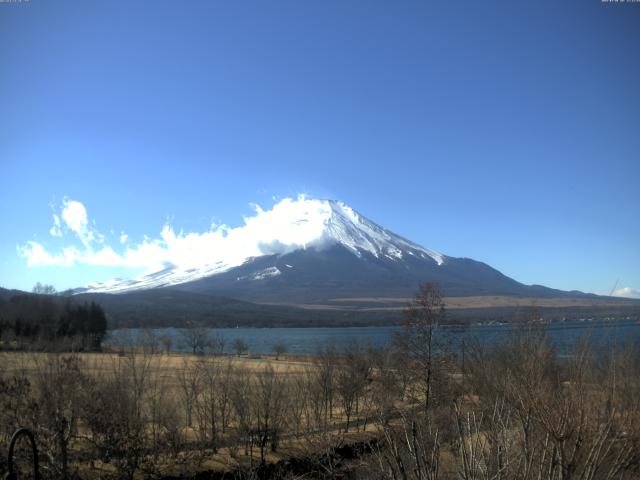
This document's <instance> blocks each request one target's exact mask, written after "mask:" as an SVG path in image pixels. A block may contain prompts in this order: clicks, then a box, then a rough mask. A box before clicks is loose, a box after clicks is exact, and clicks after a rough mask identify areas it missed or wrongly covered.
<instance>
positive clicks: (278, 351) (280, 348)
mask: <svg viewBox="0 0 640 480" xmlns="http://www.w3.org/2000/svg"><path fill="white" fill-rule="evenodd" d="M287 351H288V347H287V344H286V343H285V342H284V340H278V341H277V342H276V343H275V345H274V346H273V353H275V355H276V360H280V355H284V354H285V353H287Z"/></svg>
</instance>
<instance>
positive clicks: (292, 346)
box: [106, 320, 640, 354]
mask: <svg viewBox="0 0 640 480" xmlns="http://www.w3.org/2000/svg"><path fill="white" fill-rule="evenodd" d="M514 328H516V327H514V326H512V325H472V326H469V327H467V328H466V330H464V331H452V330H448V331H447V332H446V334H445V335H446V336H447V338H448V342H449V343H450V345H451V346H452V348H453V349H459V348H460V346H461V345H462V343H463V341H470V340H472V339H475V340H477V341H480V342H481V343H485V344H495V343H498V342H501V341H503V340H506V339H508V338H509V335H510V334H511V333H512V332H513V329H514ZM545 328H546V330H547V333H548V335H549V338H550V339H551V341H552V343H553V344H554V345H555V347H556V348H557V350H558V352H559V353H560V354H569V353H570V352H571V350H572V348H573V347H574V346H575V345H576V343H577V342H578V341H579V340H581V339H583V338H590V339H591V341H592V342H593V343H595V344H597V345H599V346H609V345H616V344H617V345H627V344H631V345H633V346H634V347H635V348H640V323H638V321H637V320H616V321H588V320H585V321H567V322H558V323H552V324H548V325H545ZM399 330H400V327H350V328H217V329H210V330H209V331H210V334H211V335H222V336H223V337H224V339H225V343H226V346H225V352H229V353H231V352H232V343H233V341H234V340H235V339H238V338H241V339H243V340H244V341H245V342H246V343H247V345H249V351H250V352H251V354H267V353H273V347H274V345H275V344H276V343H278V342H284V343H285V345H286V346H287V351H288V353H292V354H313V353H316V352H317V351H318V349H319V348H321V347H323V346H327V345H334V346H335V347H336V348H337V349H340V348H341V347H343V346H345V345H347V344H349V343H350V342H357V343H359V344H361V345H371V346H374V347H382V346H385V345H388V344H389V343H390V342H392V341H393V337H394V333H395V332H397V331H399ZM149 337H151V338H152V339H154V341H155V340H157V341H158V345H160V343H159V339H160V338H162V337H171V338H172V345H171V348H172V350H174V351H188V350H189V348H188V347H187V345H186V343H185V341H184V336H183V333H182V329H179V328H159V329H152V330H146V331H144V330H139V329H120V330H112V331H110V332H109V337H108V339H107V340H106V343H107V344H109V345H112V346H130V345H136V344H140V343H141V342H143V341H145V339H147V340H146V341H148V339H149Z"/></svg>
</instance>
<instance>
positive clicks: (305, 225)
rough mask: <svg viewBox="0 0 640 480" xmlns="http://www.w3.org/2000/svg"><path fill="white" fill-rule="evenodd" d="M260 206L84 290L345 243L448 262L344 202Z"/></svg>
mask: <svg viewBox="0 0 640 480" xmlns="http://www.w3.org/2000/svg"><path fill="white" fill-rule="evenodd" d="M255 209H256V214H255V215H254V216H252V217H246V218H245V219H244V220H245V224H244V225H243V226H240V227H236V228H229V227H226V226H223V227H219V228H218V229H217V230H213V231H211V232H207V233H206V234H202V235H201V236H199V237H198V238H197V239H195V240H194V241H193V242H192V243H194V244H196V245H197V249H198V250H197V252H195V251H190V250H189V248H182V250H179V253H180V255H176V256H175V257H176V258H177V259H178V261H167V262H166V263H165V265H163V267H162V268H158V269H156V270H155V271H152V272H148V273H145V274H144V275H141V276H139V277H136V278H132V279H116V280H110V281H108V282H104V283H94V284H91V285H89V286H87V287H86V288H85V289H80V290H78V292H87V291H89V292H112V293H116V292H125V291H131V290H141V289H149V288H155V287H162V286H169V285H177V284H181V283H186V282H190V281H194V280H198V279H200V278H205V277H210V276H213V275H217V274H220V273H223V272H227V271H229V270H231V269H233V268H234V267H238V266H240V265H243V264H245V263H246V262H248V261H251V259H255V258H257V257H262V256H265V255H286V254H288V253H292V252H294V251H297V250H305V249H309V248H313V249H316V250H324V249H326V248H329V247H332V246H335V245H341V246H343V247H344V248H346V249H347V250H349V251H350V252H352V253H353V254H354V255H355V256H357V257H362V256H364V255H373V256H374V257H376V258H378V259H386V260H388V261H394V262H398V261H402V260H403V259H405V258H406V257H407V256H412V257H418V258H422V259H424V260H426V261H433V262H435V263H436V264H437V265H442V263H443V262H444V259H445V257H444V256H443V255H441V254H440V253H438V252H435V251H433V250H429V249H427V248H424V247H422V246H420V245H417V244H415V243H412V242H410V241H408V240H406V239H404V238H402V237H400V236H398V235H396V234H394V233H393V232H391V231H389V230H387V229H385V228H383V227H381V226H380V225H378V224H376V223H374V222H372V221H371V220H369V219H367V218H366V217H364V216H362V215H361V214H359V213H358V212H357V211H355V210H354V209H353V208H351V207H350V206H348V205H346V204H345V203H343V202H340V201H335V200H316V199H309V198H306V197H299V198H298V199H295V200H294V199H284V200H281V201H280V202H278V203H277V204H276V205H274V206H273V208H272V209H271V210H266V211H265V210H262V209H261V208H260V207H257V206H256V207H255ZM193 235H195V234H189V235H184V236H182V237H176V236H175V235H173V236H167V237H163V240H161V241H158V243H160V244H161V243H162V242H165V244H166V245H164V247H165V248H166V250H167V251H169V252H170V251H172V249H173V250H178V249H179V248H180V245H181V244H180V242H184V243H185V244H186V243H187V241H189V240H193V239H192V238H191V237H190V236H193ZM196 240H197V242H196ZM190 245H191V244H189V246H190ZM161 246H162V245H161ZM185 252H186V253H188V254H185ZM280 274H281V272H280V271H279V270H278V269H275V270H268V271H262V272H256V273H255V275H252V276H251V277H250V278H251V279H253V280H255V281H260V280H264V279H266V278H270V277H274V276H277V275H280Z"/></svg>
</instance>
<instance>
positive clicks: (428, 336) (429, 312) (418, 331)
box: [396, 283, 445, 412]
mask: <svg viewBox="0 0 640 480" xmlns="http://www.w3.org/2000/svg"><path fill="white" fill-rule="evenodd" d="M444 316H445V308H444V300H443V298H442V293H441V292H440V289H439V287H438V286H437V285H435V284H433V283H425V284H423V285H420V288H419V289H418V293H417V294H416V296H415V297H414V299H413V301H412V302H411V304H410V305H409V306H408V307H407V308H406V309H405V311H404V316H403V320H402V325H403V330H402V331H401V332H400V333H399V334H398V335H397V336H396V343H397V345H398V346H399V349H400V351H401V352H402V353H403V354H404V355H405V356H406V358H407V360H408V366H409V367H410V371H411V372H413V373H414V378H413V384H414V386H415V387H416V388H417V389H418V390H419V396H420V397H421V398H422V402H423V405H424V411H425V412H428V411H429V405H430V402H431V400H432V394H433V381H434V375H435V374H436V365H435V363H436V362H435V353H436V352H435V346H436V334H437V329H438V326H439V325H440V324H441V323H442V322H443V320H444Z"/></svg>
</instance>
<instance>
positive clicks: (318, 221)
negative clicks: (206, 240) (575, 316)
mask: <svg viewBox="0 0 640 480" xmlns="http://www.w3.org/2000/svg"><path fill="white" fill-rule="evenodd" d="M260 212H261V213H263V214H264V217H265V221H264V222H263V223H264V224H262V225H260V226H256V225H249V224H248V225H247V227H246V229H247V232H245V235H243V236H242V237H241V238H239V239H238V240H239V241H238V242H235V241H231V242H227V245H224V244H223V245H218V246H217V251H212V252H210V253H211V255H207V257H208V258H205V259H203V260H202V261H201V262H200V263H195V264H194V262H191V263H187V264H185V265H168V266H166V267H165V268H163V269H160V270H158V271H155V272H153V273H149V274H146V275H142V276H139V277H137V278H132V279H127V280H122V279H116V280H112V281H109V282H105V283H96V284H92V285H89V286H88V287H86V288H83V289H77V290H76V291H75V293H119V294H121V293H127V292H133V291H140V290H149V289H159V288H171V289H173V290H180V291H188V292H192V293H201V294H215V295H224V296H228V297H232V298H235V299H240V300H245V301H251V302H260V303H287V304H301V303H304V304H308V303H310V302H311V303H314V302H320V303H326V302H334V303H335V302H336V301H337V302H339V301H341V299H345V298H353V297H366V298H371V297H376V298H377V297H394V298H395V297H400V298H403V297H409V296H411V295H412V293H413V292H414V291H415V290H416V288H417V286H418V285H419V284H420V283H421V282H427V281H431V282H437V283H438V284H440V286H441V287H442V289H443V291H444V292H445V294H446V295H447V296H456V297H459V296H478V295H516V296H528V297H531V296H536V297H541V296H542V297H557V296H566V295H567V294H568V292H562V291H558V290H553V289H550V288H546V287H542V286H527V285H523V284H521V283H519V282H517V281H515V280H513V279H511V278H509V277H507V276H505V275H503V274H502V273H500V272H499V271H497V270H495V269H494V268H492V267H490V266H488V265H486V264H484V263H482V262H478V261H475V260H471V259H468V258H455V257H449V256H446V255H443V254H441V253H439V252H436V251H434V250H431V249H429V248H426V247H423V246H421V245H418V244H416V243H414V242H411V241H410V240H407V239H405V238H403V237H401V236H399V235H397V234H395V233H393V232H391V231H389V230H387V229H385V228H384V227H382V226H380V225H378V224H377V223H375V222H373V221H371V220H369V219H368V218H366V217H364V216H363V215H361V214H359V213H358V212H357V211H356V210H354V209H353V208H351V207H350V206H348V205H346V204H345V203H343V202H339V201H335V200H313V199H307V198H299V199H298V200H286V201H282V202H280V203H279V204H278V205H276V206H275V207H274V208H273V210H271V211H269V212H262V211H261V210H260ZM228 244H232V245H231V246H229V245H228ZM215 248H216V246H212V250H213V249H215ZM571 295H584V294H581V293H580V292H571Z"/></svg>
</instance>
